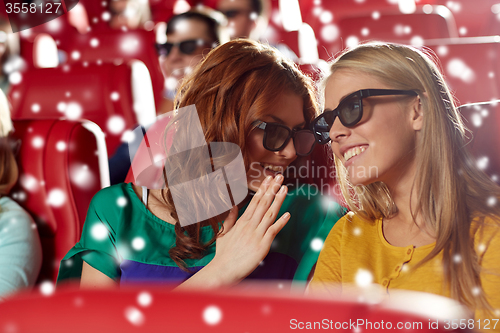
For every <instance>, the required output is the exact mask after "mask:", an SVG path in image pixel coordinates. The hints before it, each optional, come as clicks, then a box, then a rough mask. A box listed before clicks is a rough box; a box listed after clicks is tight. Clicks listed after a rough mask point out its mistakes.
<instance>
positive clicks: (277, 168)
mask: <svg viewBox="0 0 500 333" xmlns="http://www.w3.org/2000/svg"><path fill="white" fill-rule="evenodd" d="M260 166H261V167H262V168H263V169H264V170H268V171H271V172H274V173H281V174H283V171H284V170H285V167H283V166H278V165H273V164H268V163H260Z"/></svg>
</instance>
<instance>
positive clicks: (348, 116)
mask: <svg viewBox="0 0 500 333" xmlns="http://www.w3.org/2000/svg"><path fill="white" fill-rule="evenodd" d="M389 95H408V96H418V93H417V92H415V91H413V90H395V89H362V90H358V91H356V92H353V93H352V94H350V95H349V96H347V97H345V98H343V99H342V100H341V101H340V103H339V106H337V108H336V109H335V110H331V111H330V110H327V111H324V112H323V113H322V114H321V115H319V116H318V117H316V119H314V120H313V122H312V123H311V129H312V131H313V132H314V136H315V137H316V141H317V142H318V143H319V144H322V145H324V144H325V143H327V142H329V141H330V130H331V129H332V126H333V123H334V121H335V118H336V117H339V119H340V122H341V123H342V125H344V126H345V127H354V126H356V125H357V124H358V122H359V121H360V120H361V118H363V98H367V97H371V96H389Z"/></svg>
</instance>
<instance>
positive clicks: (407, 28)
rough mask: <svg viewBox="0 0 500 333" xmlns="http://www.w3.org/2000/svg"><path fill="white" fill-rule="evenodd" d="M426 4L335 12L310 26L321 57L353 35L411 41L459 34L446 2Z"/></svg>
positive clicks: (359, 38)
mask: <svg viewBox="0 0 500 333" xmlns="http://www.w3.org/2000/svg"><path fill="white" fill-rule="evenodd" d="M427 6H428V7H424V6H418V7H417V9H416V11H415V12H414V13H412V14H403V13H401V12H400V11H399V9H398V8H391V7H388V8H382V9H380V10H378V11H373V10H371V11H357V12H356V11H353V12H345V13H342V14H338V15H337V14H335V15H337V16H333V17H334V18H333V21H332V22H328V23H322V22H321V21H320V19H319V18H317V19H316V21H315V22H312V23H311V26H312V28H313V29H314V31H316V37H317V38H318V40H319V48H318V51H319V55H320V58H321V59H326V60H328V59H329V58H331V57H332V56H334V55H335V54H337V53H338V52H339V51H341V50H343V49H344V48H345V47H347V46H349V43H350V38H352V39H353V40H355V41H358V42H361V41H367V40H380V41H386V42H399V43H405V44H410V43H412V42H413V41H414V39H413V38H415V37H420V38H422V39H423V41H424V43H425V41H426V40H428V39H436V38H455V37H458V29H457V26H456V23H455V20H454V18H453V15H452V14H451V12H450V11H449V10H448V9H447V8H446V7H444V6H430V5H427ZM424 8H425V12H424ZM374 13H378V16H374ZM320 17H321V16H320Z"/></svg>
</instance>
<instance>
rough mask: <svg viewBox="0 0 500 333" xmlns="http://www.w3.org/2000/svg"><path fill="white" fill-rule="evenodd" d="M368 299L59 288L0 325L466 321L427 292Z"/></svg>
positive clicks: (132, 327)
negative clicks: (397, 297)
mask: <svg viewBox="0 0 500 333" xmlns="http://www.w3.org/2000/svg"><path fill="white" fill-rule="evenodd" d="M402 293H403V292H400V293H399V294H402ZM367 296H368V298H365V300H364V301H363V299H361V300H360V299H350V300H348V299H345V298H340V297H336V298H335V299H334V300H333V299H330V300H327V299H311V298H305V297H303V296H302V297H301V296H300V295H289V294H288V295H287V294H284V293H283V292H281V293H280V292H278V288H276V286H275V287H274V289H271V288H270V287H268V288H265V287H263V286H260V288H258V287H257V286H256V287H254V288H251V289H250V290H241V289H238V288H233V289H230V290H215V291H190V292H167V291H165V289H164V288H153V287H148V286H137V287H133V288H121V289H113V290H109V289H100V290H77V289H60V290H56V292H55V294H53V295H41V294H35V293H34V294H31V295H29V294H21V295H17V296H14V297H12V298H10V299H7V300H6V301H5V302H2V303H0V313H2V316H0V327H6V328H7V329H6V330H5V331H6V332H31V333H37V332H51V333H58V332H64V333H66V332H74V333H78V332H82V333H83V332H85V333H87V332H95V333H100V332H103V333H107V332H122V333H128V332H193V333H194V332H218V333H225V332H231V333H232V332H276V333H278V332H290V331H294V330H298V331H311V330H314V331H319V330H328V331H338V330H341V331H346V332H364V333H372V332H373V333H375V332H390V331H395V332H406V333H423V332H432V333H442V332H449V330H445V329H444V327H445V326H446V323H447V324H448V326H450V323H451V319H458V321H459V322H462V323H463V321H466V320H467V319H462V321H460V318H466V315H465V313H464V311H463V310H461V309H460V307H459V306H457V305H456V304H455V303H454V302H452V301H450V300H448V299H445V298H444V297H439V296H436V295H432V294H424V293H411V292H408V293H405V294H404V297H405V298H404V299H402V297H399V302H398V299H389V300H388V299H387V298H384V297H383V296H382V295H380V297H379V298H374V295H373V293H372V294H371V295H367ZM370 296H371V299H370ZM377 296H378V295H377ZM392 297H394V296H392ZM445 320H446V321H445ZM471 320H472V319H471ZM454 323H457V320H455V321H454ZM457 327H458V325H457ZM460 331H461V330H460V329H459V328H457V329H454V330H453V332H460ZM463 331H464V332H465V331H467V332H468V331H470V330H463Z"/></svg>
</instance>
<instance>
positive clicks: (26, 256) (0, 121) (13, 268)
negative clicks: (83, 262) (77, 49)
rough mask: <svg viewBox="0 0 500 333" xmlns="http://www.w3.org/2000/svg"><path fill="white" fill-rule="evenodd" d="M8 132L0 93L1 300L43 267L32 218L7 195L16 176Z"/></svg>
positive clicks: (28, 284) (7, 116) (9, 125)
mask: <svg viewBox="0 0 500 333" xmlns="http://www.w3.org/2000/svg"><path fill="white" fill-rule="evenodd" d="M11 130H12V122H11V120H10V113H9V106H8V103H7V99H6V98H5V95H4V94H3V93H2V92H1V91H0V301H1V300H2V299H3V298H5V297H6V296H7V295H8V294H12V293H14V292H16V291H18V290H19V289H22V288H27V287H32V286H33V285H34V284H35V281H36V279H37V277H38V273H39V272H40V268H41V265H42V248H41V245H40V238H39V237H38V231H37V229H36V228H35V227H34V225H35V223H34V222H33V219H32V218H31V216H30V215H29V214H28V213H27V212H26V211H25V210H24V209H23V208H21V207H20V206H19V205H18V204H17V203H16V202H14V201H13V200H11V199H10V198H9V197H8V196H7V195H8V194H9V191H10V189H11V188H12V186H14V184H15V183H16V182H17V177H18V170H17V164H16V160H15V159H14V155H13V154H12V151H11V149H10V145H9V144H8V141H7V138H6V136H7V135H8V133H9V132H10V131H11Z"/></svg>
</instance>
